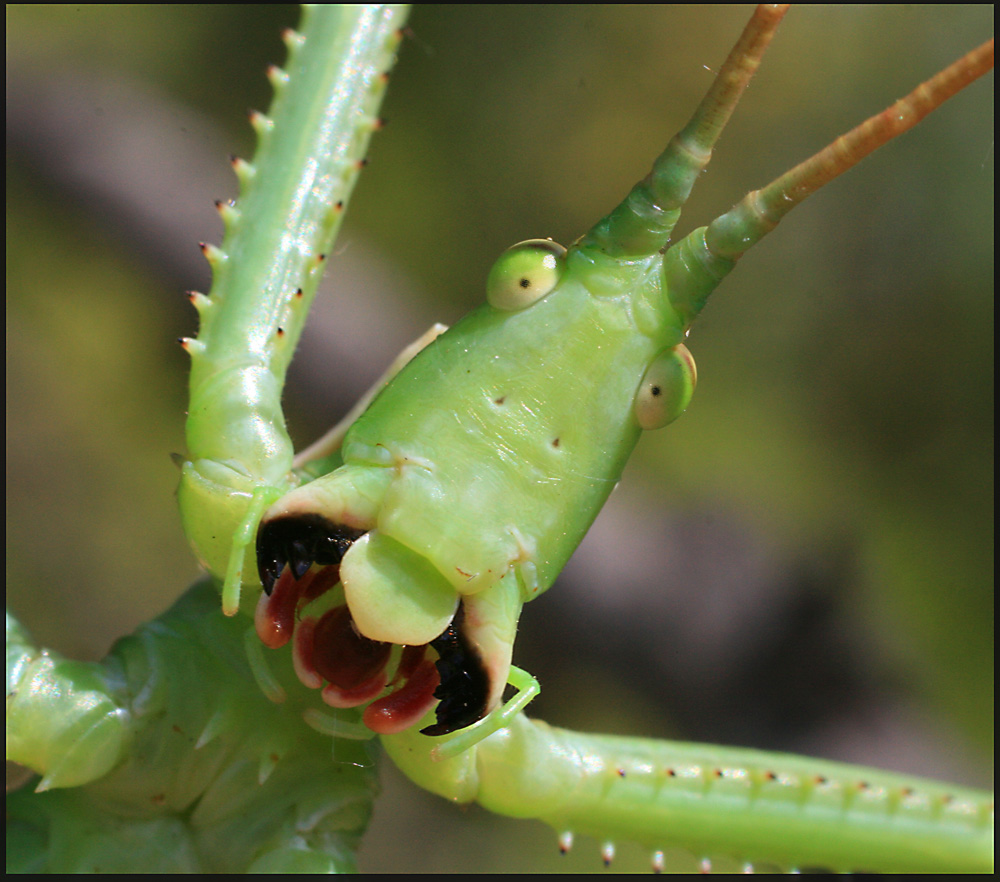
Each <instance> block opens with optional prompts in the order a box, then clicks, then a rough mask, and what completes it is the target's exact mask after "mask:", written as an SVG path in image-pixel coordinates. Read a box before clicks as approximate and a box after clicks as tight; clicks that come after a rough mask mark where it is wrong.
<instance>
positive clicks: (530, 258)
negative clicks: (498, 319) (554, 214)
mask: <svg viewBox="0 0 1000 882" xmlns="http://www.w3.org/2000/svg"><path fill="white" fill-rule="evenodd" d="M565 253H566V249H565V248H563V247H562V245H558V244H556V243H555V242H553V241H552V240H551V239H528V240H527V241H525V242H518V243H517V245H512V246H511V247H510V248H508V249H507V250H506V251H505V252H504V253H503V254H501V255H500V257H499V258H497V262H496V263H495V264H493V269H491V270H490V275H489V278H488V279H487V280H486V299H487V301H489V303H490V305H491V306H495V307H496V308H497V309H503V310H506V311H514V310H518V309H524V308H525V307H526V306H531V304H532V303H535V302H536V301H538V300H541V299H542V298H543V297H544V296H545V295H546V294H548V293H549V292H550V291H551V290H552V289H553V288H555V286H556V285H557V284H558V283H559V279H560V277H561V276H562V271H563V266H564V265H565V264H564V262H563V255H564V254H565Z"/></svg>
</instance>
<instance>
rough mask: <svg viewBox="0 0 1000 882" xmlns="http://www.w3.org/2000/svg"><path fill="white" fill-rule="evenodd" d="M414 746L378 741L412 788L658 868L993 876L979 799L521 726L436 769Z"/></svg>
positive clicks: (828, 771)
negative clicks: (646, 853) (615, 848)
mask: <svg viewBox="0 0 1000 882" xmlns="http://www.w3.org/2000/svg"><path fill="white" fill-rule="evenodd" d="M422 740H423V741H424V742H426V739H423V736H420V735H417V734H411V733H405V734H403V735H400V736H390V737H384V738H383V743H384V744H385V746H386V749H387V750H388V752H389V754H390V755H391V756H392V757H393V759H394V760H395V762H396V763H397V764H398V765H400V767H401V768H403V769H404V771H406V773H407V774H408V775H409V776H410V777H412V778H413V779H414V780H415V781H417V783H419V784H421V786H423V787H426V788H427V789H429V790H432V791H434V792H436V793H438V794H440V795H441V796H444V797H446V798H448V799H451V800H453V801H456V802H472V801H475V802H478V803H479V804H480V805H482V806H484V807H485V808H487V809H489V810H490V811H494V812H497V813H499V814H504V815H510V816H512V817H518V818H538V819H540V820H543V821H545V822H546V823H547V824H549V825H550V826H552V827H553V828H554V829H555V830H556V831H557V832H559V833H560V834H561V839H562V840H563V841H564V842H566V841H570V840H571V838H572V834H574V833H585V834H587V835H590V836H594V837H597V838H599V839H600V840H601V841H604V842H607V841H608V840H611V841H614V840H627V841H633V842H638V843H640V844H642V845H644V846H646V847H648V848H649V849H650V850H651V852H652V854H653V863H654V867H655V866H656V864H657V862H658V860H662V851H663V850H664V849H668V848H674V847H681V848H683V849H685V850H688V851H690V852H692V853H693V854H694V855H695V856H696V857H699V858H707V859H709V860H710V859H712V858H719V857H727V858H734V859H736V860H738V861H741V862H746V863H748V864H751V865H753V864H765V865H768V866H771V867H774V866H777V867H780V868H783V869H786V870H788V869H805V868H826V869H831V870H834V871H850V870H869V871H881V872H907V871H909V872H934V871H936V870H941V871H943V870H953V871H955V870H957V871H959V872H962V871H969V872H976V871H984V870H988V869H989V868H990V867H991V866H992V861H993V799H992V795H991V794H989V793H985V792H981V791H976V790H969V789H964V788H958V787H953V786H951V785H946V784H941V783H939V782H934V781H927V780H921V779H913V778H907V777H906V776H903V775H896V774H892V773H889V772H880V771H876V770H874V769H865V768H861V767H858V766H849V765H846V764H843V763H835V762H828V761H823V760H813V759H808V758H804V757H796V756H789V755H784V754H773V753H767V752H764V751H757V750H746V749H740V748H729V747H715V746H712V745H704V744H685V743H679V742H668V741H657V740H653V739H641V738H626V737H616V736H600V735H583V734H580V733H577V732H570V731H568V730H564V729H557V728H555V727H552V726H548V725H546V724H545V723H542V722H539V721H535V720H528V719H527V718H525V717H524V716H523V715H517V716H516V717H514V718H513V719H511V720H510V721H509V724H508V725H507V726H505V727H504V728H502V729H500V730H499V731H497V732H495V733H494V734H493V735H491V736H490V737H489V738H486V739H485V740H483V741H482V742H481V743H480V744H478V745H477V746H476V747H475V748H473V749H472V750H470V751H468V752H466V753H464V754H461V755H460V756H458V757H456V758H454V759H449V760H444V761H442V762H440V763H435V762H434V760H433V759H431V758H430V752H429V751H428V750H427V746H422V744H421V741H422ZM657 855H660V857H659V858H657Z"/></svg>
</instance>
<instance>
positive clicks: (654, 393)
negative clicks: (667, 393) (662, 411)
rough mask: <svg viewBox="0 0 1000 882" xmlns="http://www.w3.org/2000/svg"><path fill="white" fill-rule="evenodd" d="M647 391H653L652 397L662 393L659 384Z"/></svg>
mask: <svg viewBox="0 0 1000 882" xmlns="http://www.w3.org/2000/svg"><path fill="white" fill-rule="evenodd" d="M649 391H650V392H652V393H653V395H654V397H655V396H657V395H662V394H663V390H662V389H661V388H660V387H659V386H654V387H653V388H652V389H650V390H649Z"/></svg>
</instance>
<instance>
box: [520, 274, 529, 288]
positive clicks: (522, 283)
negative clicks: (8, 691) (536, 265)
mask: <svg viewBox="0 0 1000 882" xmlns="http://www.w3.org/2000/svg"><path fill="white" fill-rule="evenodd" d="M518 284H519V285H520V286H521V287H522V288H530V287H531V279H529V278H528V277H527V276H521V281H520V282H518Z"/></svg>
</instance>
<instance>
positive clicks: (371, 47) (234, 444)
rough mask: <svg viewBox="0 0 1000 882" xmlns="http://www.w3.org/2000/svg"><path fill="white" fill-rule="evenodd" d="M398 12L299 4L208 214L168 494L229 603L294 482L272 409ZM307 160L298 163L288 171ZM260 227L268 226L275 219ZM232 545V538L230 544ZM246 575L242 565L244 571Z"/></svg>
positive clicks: (371, 121)
mask: <svg viewBox="0 0 1000 882" xmlns="http://www.w3.org/2000/svg"><path fill="white" fill-rule="evenodd" d="M404 18H405V11H404V10H402V9H400V8H398V7H373V6H354V7H349V6H329V7H309V8H307V9H306V10H305V12H304V13H303V23H302V34H298V33H295V32H291V31H289V32H287V33H286V35H285V42H286V44H287V46H288V51H289V58H288V64H287V68H288V73H286V72H285V71H283V70H280V69H278V68H276V67H275V68H272V69H271V71H270V79H271V83H272V85H273V86H274V92H275V99H274V102H273V105H272V108H271V111H270V116H264V115H263V114H253V115H252V117H251V122H252V123H253V125H254V128H255V129H256V130H257V135H258V149H257V153H256V155H255V157H254V161H253V163H252V164H251V163H248V162H245V161H243V160H234V168H235V170H236V173H237V176H238V177H239V179H240V198H239V202H238V204H236V205H228V204H220V206H219V210H220V213H221V215H222V217H223V220H224V221H225V224H226V236H225V239H224V240H223V243H222V246H221V247H220V248H216V247H214V246H205V247H204V249H203V250H204V252H205V255H206V257H207V258H208V259H209V261H210V263H211V264H212V268H213V284H212V291H211V294H210V296H209V297H205V296H203V295H200V294H193V295H192V298H191V299H192V303H193V304H194V306H195V307H196V308H197V309H198V312H199V315H200V318H201V328H200V329H199V335H198V338H197V339H196V340H184V341H182V342H183V343H184V346H185V348H186V349H187V351H188V352H189V353H190V355H191V384H190V389H191V397H190V406H189V410H188V421H187V430H186V431H187V443H188V454H189V461H188V462H187V463H185V465H184V469H183V473H182V474H183V476H182V480H181V486H180V490H179V492H178V497H179V501H180V506H181V514H182V519H183V522H184V529H185V533H186V534H187V536H188V539H189V541H190V542H191V544H192V546H193V548H194V550H195V553H196V554H197V556H198V558H199V560H201V562H202V563H203V564H204V565H205V566H206V567H207V568H208V569H209V571H210V572H212V573H213V574H214V575H215V576H216V577H218V578H221V577H222V575H223V573H226V574H227V576H228V578H227V584H226V594H225V611H226V612H227V613H228V614H233V613H234V612H235V611H236V609H237V608H238V605H239V587H240V582H241V580H242V574H243V573H244V572H245V571H246V570H247V569H248V568H247V566H246V563H248V562H250V561H252V555H251V556H250V558H249V559H248V558H247V552H246V548H247V544H248V543H247V542H245V538H246V534H247V533H249V534H250V536H251V539H252V537H253V534H254V532H255V530H256V521H257V520H259V517H258V511H257V510H256V509H257V508H259V507H260V505H261V500H262V499H264V498H265V497H266V498H267V499H268V500H271V499H273V498H274V497H275V496H278V495H280V494H281V493H283V492H285V491H287V490H288V489H290V488H291V487H293V486H295V484H296V483H297V479H296V478H295V476H294V475H293V474H292V464H293V463H292V445H291V441H290V439H289V437H288V433H287V431H286V429H285V422H284V417H283V414H282V411H281V390H282V386H283V384H284V379H285V373H286V370H287V368H288V364H289V362H290V361H291V358H292V354H293V352H294V350H295V346H296V344H297V342H298V339H299V336H300V334H301V331H302V328H303V326H304V323H305V319H306V314H307V312H308V309H309V304H310V302H311V300H312V297H313V295H314V294H315V291H316V286H317V284H318V282H319V279H320V277H321V275H322V269H323V265H324V263H325V260H326V255H327V253H329V249H330V247H331V245H332V242H333V239H334V236H335V234H336V232H337V230H338V228H339V226H340V221H341V217H342V215H343V210H344V206H345V204H346V201H347V200H348V198H349V196H350V193H351V190H352V188H353V185H354V182H355V181H356V179H357V173H358V171H359V169H360V168H361V165H362V164H363V163H362V160H363V157H364V152H365V150H366V147H367V143H368V138H369V136H370V134H371V133H372V132H373V131H374V130H375V129H377V128H378V126H379V120H378V118H377V117H376V116H375V113H376V110H377V107H378V104H379V102H380V100H381V97H382V94H383V92H384V87H385V82H386V78H385V73H386V71H387V70H388V69H389V68H390V67H391V64H392V61H393V57H394V54H395V50H396V48H397V46H398V44H399V40H400V34H399V27H400V25H401V24H402V21H403V19H404ZM302 156H309V157H312V159H311V160H310V161H308V162H305V163H303V162H301V161H297V160H298V159H299V157H302ZM260 218H273V219H276V220H275V222H273V223H268V222H261V221H260V220H259V219H260ZM236 534H240V535H238V536H237V538H236V540H235V542H233V541H232V539H233V536H234V535H236ZM249 569H250V571H251V572H252V571H253V566H252V563H251V565H250V567H249Z"/></svg>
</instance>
